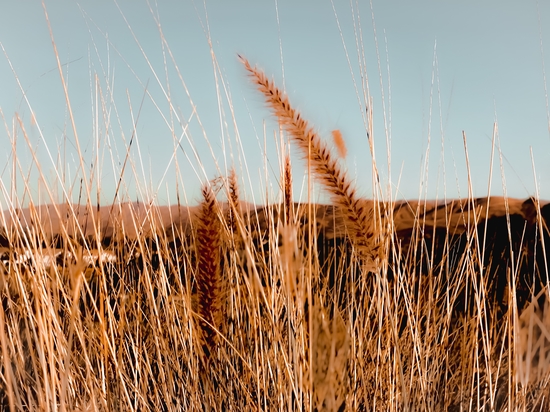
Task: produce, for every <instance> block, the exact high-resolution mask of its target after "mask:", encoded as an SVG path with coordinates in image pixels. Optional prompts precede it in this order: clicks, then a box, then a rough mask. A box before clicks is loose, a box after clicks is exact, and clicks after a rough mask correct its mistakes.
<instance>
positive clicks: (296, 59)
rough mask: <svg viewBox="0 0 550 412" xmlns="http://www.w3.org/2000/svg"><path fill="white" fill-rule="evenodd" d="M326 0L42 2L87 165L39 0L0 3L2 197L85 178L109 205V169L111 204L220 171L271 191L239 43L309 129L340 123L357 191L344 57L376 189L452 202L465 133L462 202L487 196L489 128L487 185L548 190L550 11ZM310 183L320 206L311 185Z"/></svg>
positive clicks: (188, 195) (367, 189) (296, 163)
mask: <svg viewBox="0 0 550 412" xmlns="http://www.w3.org/2000/svg"><path fill="white" fill-rule="evenodd" d="M333 1H334V3H333V4H332V3H331V2H330V0H316V1H311V0H309V1H308V0H301V1H296V0H277V2H276V1H274V0H273V1H271V0H261V1H245V0H235V1H231V2H229V1H221V0H216V1H208V0H207V1H206V2H201V1H195V2H193V1H187V0H182V1H158V2H157V3H154V2H149V4H148V3H147V2H145V1H129V0H121V1H118V3H115V2H113V1H112V0H96V1H90V0H85V1H81V2H78V3H77V2H74V1H70V0H63V1H61V0H59V1H48V0H46V1H45V5H46V9H47V12H48V15H49V20H50V24H51V27H52V30H53V35H54V38H55V43H56V47H57V50H58V53H59V59H60V61H61V63H62V64H63V75H64V78H65V81H66V83H67V85H68V93H69V98H70V102H71V104H70V106H71V110H72V113H73V116H74V119H75V123H76V130H77V131H76V133H77V136H78V143H79V145H80V148H81V151H80V153H81V157H82V160H83V162H82V165H83V167H84V171H82V169H81V163H80V157H79V155H78V151H77V138H76V137H75V133H74V132H73V129H72V125H71V122H70V118H69V114H68V106H67V104H66V100H65V97H64V93H63V87H62V83H61V80H60V75H59V72H58V70H57V62H56V58H55V54H54V52H53V48H52V43H51V40H50V35H49V32H48V24H47V21H46V18H45V15H44V10H43V8H42V5H41V4H40V2H9V3H7V4H6V5H3V6H2V13H1V14H0V42H1V43H2V45H3V47H4V49H5V52H6V55H7V57H6V56H4V55H3V54H2V55H0V79H1V81H0V107H1V109H2V112H3V115H4V117H5V119H6V123H7V125H8V131H6V127H4V126H2V128H1V129H0V151H1V152H0V156H1V157H0V177H1V179H2V183H3V190H4V191H6V192H5V193H4V194H3V195H2V196H0V199H2V200H0V202H2V203H7V202H8V199H9V198H10V193H11V192H10V191H11V190H13V191H16V192H17V196H18V198H19V201H22V202H25V201H27V200H28V195H25V194H24V192H25V185H24V183H25V181H26V182H27V183H28V186H29V191H30V193H31V194H32V196H33V198H34V199H35V200H37V201H40V202H50V201H51V199H50V198H49V196H50V195H49V194H48V193H47V191H46V190H45V186H46V185H47V186H48V187H49V188H50V190H51V192H52V195H53V197H54V201H61V200H62V199H63V190H62V187H63V188H64V189H65V192H66V193H67V194H68V196H70V197H71V198H72V199H73V200H75V201H77V200H78V199H79V198H80V199H81V201H82V196H85V187H86V185H88V187H89V188H90V189H89V191H90V197H91V198H92V201H93V202H95V201H96V199H97V198H98V197H99V199H100V201H101V203H103V204H109V203H110V202H112V201H113V199H114V196H115V191H116V189H115V188H116V187H117V185H118V183H119V176H120V174H121V171H122V169H123V167H124V168H125V171H124V175H123V179H122V183H121V185H120V188H119V189H118V198H119V199H120V200H136V199H140V200H146V199H154V200H155V201H156V202H158V203H173V202H175V201H176V199H177V195H178V194H179V196H180V199H181V201H182V202H188V203H191V204H193V203H196V202H197V201H198V199H199V196H200V190H199V189H200V185H201V183H202V182H205V181H207V180H208V179H213V178H215V177H216V176H217V175H219V174H222V175H223V174H225V173H226V170H227V168H228V167H230V166H231V165H232V164H235V165H236V168H237V172H238V174H239V176H240V177H241V179H242V180H241V186H242V192H243V195H244V196H246V198H247V200H249V201H255V202H256V203H264V202H265V200H266V197H268V199H269V201H277V200H278V197H277V196H278V193H279V191H278V188H277V182H278V179H279V162H280V150H278V149H277V145H278V142H279V138H278V137H276V136H275V135H276V133H277V130H278V129H277V125H276V123H275V122H274V120H273V119H272V118H271V116H270V115H269V112H268V110H267V109H266V108H265V105H264V103H263V100H262V97H261V96H260V95H258V93H257V92H256V91H255V90H254V88H253V86H251V85H250V84H249V82H248V80H247V77H246V75H245V72H244V70H243V68H242V66H241V65H240V63H239V61H238V59H237V54H238V53H239V54H242V55H244V56H246V57H247V58H248V59H249V60H250V62H251V63H252V64H257V65H258V67H260V68H262V69H263V70H265V72H266V73H267V74H268V76H270V77H273V78H274V79H275V80H276V82H277V83H278V84H279V85H280V86H281V87H283V85H284V86H285V87H286V90H287V92H288V94H289V97H290V100H291V102H292V103H293V104H294V105H295V107H296V108H298V109H299V110H300V111H301V112H302V114H303V115H304V116H305V117H306V118H308V119H309V120H310V121H311V123H312V124H313V125H314V126H315V127H316V128H317V130H318V131H319V132H320V134H321V135H322V136H323V137H324V138H326V139H327V140H329V141H330V135H331V133H330V132H331V130H334V129H339V130H340V131H341V132H342V134H343V137H344V139H345V140H346V143H347V146H348V156H347V158H346V159H345V160H343V161H342V162H343V165H344V166H345V167H346V168H347V169H348V170H349V173H350V175H351V176H353V177H354V178H356V179H357V186H358V188H359V193H360V194H361V195H363V196H365V197H372V196H373V183H372V173H371V170H372V159H371V155H370V152H369V148H368V144H367V138H366V130H365V125H364V122H363V116H362V110H364V102H363V103H361V104H360V103H359V100H358V97H357V96H358V95H357V93H356V89H355V86H354V81H355V84H356V85H357V86H358V87H359V90H358V92H359V96H360V98H362V95H363V92H362V90H360V85H361V73H362V72H361V68H360V65H359V57H358V50H359V56H363V55H364V62H365V63H366V66H365V67H366V74H367V75H368V82H369V91H370V94H371V97H372V109H373V114H374V141H375V148H376V161H377V166H378V169H379V173H380V179H381V182H382V192H383V196H385V197H388V196H389V193H390V191H391V194H392V197H397V198H412V199H416V198H418V197H419V196H422V197H428V198H436V197H437V198H440V199H441V198H443V197H444V196H446V197H447V198H456V197H459V196H460V197H466V196H467V195H468V179H467V176H468V174H467V168H466V160H465V159H466V156H465V152H464V145H463V136H462V131H464V132H465V134H466V137H467V143H468V155H469V163H470V170H471V176H472V190H473V195H474V196H486V195H487V193H488V190H489V189H488V187H489V176H490V165H491V140H492V134H493V124H494V122H495V121H498V132H499V133H498V137H499V139H498V141H497V148H496V149H495V158H494V160H493V177H492V183H491V189H490V192H491V194H493V195H503V194H505V192H506V194H507V195H508V196H511V197H527V196H531V195H534V194H535V193H536V192H537V191H538V193H539V194H540V196H541V197H542V198H544V199H550V166H549V165H550V150H549V149H550V133H549V127H548V126H549V124H548V110H547V99H546V96H545V83H544V77H543V74H544V71H543V67H544V66H545V67H546V68H547V70H548V68H550V18H549V17H548V16H550V4H547V3H545V2H541V3H540V4H537V3H536V2H535V1H523V2H516V1H492V0H491V1H484V2H477V1H462V2H449V1H416V2H409V1H392V0H390V1H377V0H373V1H372V9H371V6H370V3H369V2H365V1H359V2H357V3H350V2H347V1H341V0H333ZM333 6H334V7H333ZM373 16H374V18H373ZM156 19H158V22H160V27H161V29H162V34H163V36H164V39H165V40H166V43H163V42H162V41H161V35H160V31H159V27H158V26H157V23H156V21H155V20H156ZM338 23H339V25H338ZM359 25H360V29H361V34H362V39H363V40H362V43H361V44H359V47H358V46H357V43H356V36H355V33H354V27H355V30H358V29H359ZM339 26H340V29H341V33H340V31H339ZM375 33H376V37H375ZM134 35H135V38H134ZM136 39H137V41H136ZM209 39H211V44H212V49H211V48H210V45H209ZM541 40H542V46H543V48H546V50H548V51H545V54H544V55H543V53H542V49H541ZM138 43H139V45H138ZM344 44H345V48H344ZM168 47H169V50H170V53H169V52H168ZM377 48H378V52H377ZM346 49H347V52H348V56H349V62H350V63H349V64H348V57H346V53H345V50H346ZM211 51H212V52H211ZM145 56H146V57H145ZM213 56H214V58H213ZM543 57H544V58H543ZM172 58H173V60H172ZM10 62H11V65H12V66H13V69H14V70H15V72H16V75H17V78H18V80H19V82H20V84H21V87H22V89H23V91H24V92H23V91H22V90H21V88H20V87H19V85H18V82H17V80H16V77H15V76H14V74H13V72H12V70H11V68H10V64H9V63H10ZM165 62H166V63H165ZM176 67H177V70H176ZM180 76H181V78H180ZM549 76H550V75H549ZM181 79H183V82H182V80H181ZM186 89H187V90H186ZM187 93H189V96H190V98H189V97H188V94H187ZM24 96H25V97H26V98H27V99H28V100H25V99H24V98H23V97H24ZM27 101H28V103H27ZM142 102H143V103H142ZM29 104H30V107H32V110H33V111H34V114H35V119H36V122H35V121H33V119H32V116H31V108H30V107H29ZM140 107H141V111H140ZM171 108H172V109H171ZM384 110H385V114H386V115H385V116H384ZM138 112H139V117H138ZM16 116H18V117H19V118H20V119H21V122H22V124H23V125H24V127H25V131H26V134H27V137H28V139H25V136H24V133H23V132H22V129H21V127H20V126H19V125H18V120H17V118H16ZM134 124H136V128H135V132H134V133H133V130H134V127H133V125H134ZM384 124H386V127H384ZM14 130H15V132H16V133H15V134H14ZM132 135H133V139H132ZM14 136H16V139H14ZM10 140H11V142H15V146H16V153H17V156H16V160H17V163H14V157H13V153H12V147H13V146H12V143H11V142H10ZM130 140H132V144H131V145H130ZM388 141H390V142H391V150H390V154H389V155H388V149H387V145H386V142H388ZM128 146H130V149H129V153H130V155H129V157H128V160H126V162H125V158H126V152H127V148H128ZM499 148H500V150H499ZM33 153H34V156H35V157H33ZM531 153H532V156H533V158H534V166H535V172H534V171H533V166H532V160H531ZM292 154H293V169H294V172H295V174H294V179H295V194H296V197H299V196H302V198H304V195H303V194H302V195H301V193H303V192H302V183H303V177H304V169H305V166H304V162H303V161H302V160H301V158H300V156H299V154H298V153H296V151H295V150H293V151H292ZM501 155H502V170H503V171H504V177H505V189H504V188H503V183H502V180H503V179H502V174H501V166H500V163H501V160H500V157H501ZM34 158H35V159H37V162H38V164H39V165H40V168H41V171H39V170H38V166H37V164H36V162H35V161H34V160H33V159H34ZM388 159H390V164H389V167H388ZM124 165H125V166H124ZM14 167H15V169H18V171H16V175H17V178H16V179H15V180H14V179H13V178H12V175H13V169H14ZM426 170H427V172H426ZM40 176H42V177H40ZM535 179H536V180H535ZM44 181H46V183H44ZM535 181H536V183H537V184H538V186H536V184H535ZM13 182H15V183H16V185H15V186H13ZM85 182H86V183H85ZM81 188H82V190H81ZM315 193H316V194H315V198H316V199H318V200H321V201H323V200H326V197H324V195H323V194H322V191H321V190H320V188H316V192H315ZM2 206H3V207H5V206H6V205H5V204H3V205H2Z"/></svg>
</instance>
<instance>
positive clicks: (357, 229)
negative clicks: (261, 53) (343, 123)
mask: <svg viewBox="0 0 550 412" xmlns="http://www.w3.org/2000/svg"><path fill="white" fill-rule="evenodd" d="M239 58H240V59H241V62H242V63H243V65H244V67H245V68H246V70H247V71H248V72H249V74H250V77H251V78H252V81H253V82H254V83H255V84H256V86H257V87H258V89H259V91H260V92H261V93H262V94H263V95H264V97H265V100H266V103H267V104H268V105H269V107H270V108H271V110H272V111H273V114H274V115H275V116H276V117H277V119H278V120H279V122H280V124H281V125H282V126H283V127H284V129H285V130H286V131H287V132H288V133H289V134H290V136H292V138H293V140H294V142H295V143H296V144H297V146H298V147H299V148H300V150H301V151H302V154H303V156H304V158H306V159H307V158H308V156H309V157H310V161H311V167H312V169H313V173H314V174H315V175H316V176H317V177H318V178H319V179H320V181H321V182H322V183H323V184H324V186H325V188H326V189H327V191H328V192H329V194H330V196H331V198H332V201H333V202H334V203H335V205H336V206H339V207H340V208H342V210H343V212H344V213H343V217H344V220H345V222H346V227H347V229H348V231H349V234H350V237H351V238H352V240H353V241H354V244H355V246H356V247H357V249H358V250H359V252H360V253H361V256H362V258H363V259H365V260H366V262H365V263H367V265H368V266H370V269H371V270H376V268H375V266H374V265H372V264H373V263H375V257H376V256H377V255H378V247H377V246H376V245H375V236H374V229H373V228H374V225H372V224H371V223H372V216H371V215H372V211H368V210H367V208H365V206H363V205H362V204H361V201H360V199H359V197H358V196H357V190H356V188H355V187H354V185H353V183H352V181H351V180H350V179H349V178H348V177H347V175H346V173H345V172H344V171H343V170H342V168H341V167H340V165H339V164H338V161H337V159H335V158H334V156H333V155H332V153H331V152H330V150H329V148H328V146H327V145H326V143H325V142H323V141H322V140H321V138H320V137H319V135H318V134H317V132H316V131H315V130H314V129H313V127H311V126H310V125H309V123H308V122H307V120H305V119H304V118H303V117H302V116H301V115H300V113H299V112H297V111H296V110H295V109H294V108H293V107H292V105H291V104H290V102H289V101H288V97H287V96H286V95H285V94H284V93H283V92H282V91H281V90H279V88H277V86H275V84H274V82H273V81H271V80H269V79H268V78H267V77H266V76H265V74H264V73H263V72H262V71H261V70H259V69H257V68H256V67H252V66H250V63H249V62H248V60H247V59H245V58H244V57H242V56H239Z"/></svg>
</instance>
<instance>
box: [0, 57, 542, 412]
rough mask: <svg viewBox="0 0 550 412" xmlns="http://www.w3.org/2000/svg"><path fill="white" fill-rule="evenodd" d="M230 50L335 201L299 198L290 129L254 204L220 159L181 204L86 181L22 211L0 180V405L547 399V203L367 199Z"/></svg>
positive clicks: (331, 407)
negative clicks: (272, 190) (132, 198)
mask: <svg viewBox="0 0 550 412" xmlns="http://www.w3.org/2000/svg"><path fill="white" fill-rule="evenodd" d="M241 62H242V64H243V65H244V70H243V76H244V72H245V71H246V72H247V73H248V75H249V77H250V79H251V81H252V83H253V85H254V86H255V87H257V88H258V90H259V92H260V94H261V95H262V96H263V97H264V98H265V101H266V103H267V105H268V107H269V108H270V110H271V111H272V114H273V116H274V118H275V119H276V120H277V121H278V122H279V123H280V125H281V126H282V128H283V129H284V131H285V132H286V134H287V135H288V137H289V138H290V139H291V141H292V147H295V148H297V149H298V150H299V151H300V154H301V156H302V158H303V159H304V165H305V166H306V167H307V168H308V171H310V172H311V176H313V177H314V178H315V179H316V181H317V182H318V183H319V184H320V185H321V186H322V187H323V188H324V189H326V191H327V192H328V194H329V195H330V198H331V201H332V204H331V205H317V204H312V203H311V202H309V203H308V204H302V203H298V202H295V201H294V199H293V197H292V193H293V191H292V185H293V172H292V165H291V162H290V157H289V154H288V151H287V149H286V148H287V146H286V145H282V146H281V148H280V153H278V155H279V156H280V157H281V159H282V162H281V164H282V165H283V166H282V170H281V178H280V184H279V187H280V188H281V199H282V202H281V203H280V204H271V205H266V206H262V207H260V206H258V207H256V206H254V207H251V206H250V205H247V204H246V203H245V202H243V200H242V199H241V198H240V195H239V176H238V175H237V174H236V172H235V170H234V169H231V170H230V171H229V173H228V175H227V176H223V175H221V173H220V176H212V181H210V182H207V183H205V184H204V185H203V186H202V187H203V188H202V198H201V200H200V202H199V204H198V205H197V206H192V207H190V206H183V205H179V204H178V205H175V206H172V207H166V206H159V205H156V204H155V203H154V202H150V203H146V204H143V203H127V202H126V203H125V202H114V203H113V204H112V205H108V206H107V207H100V206H99V205H96V206H95V207H94V206H92V201H91V199H92V195H91V189H90V187H89V186H86V187H85V188H84V189H83V190H84V198H85V199H86V202H85V205H77V204H73V203H70V202H69V201H66V202H64V203H63V204H54V205H50V206H49V207H48V206H45V205H41V204H35V203H34V202H33V201H32V200H31V201H30V205H29V207H28V208H27V209H25V210H22V209H21V208H20V207H18V202H17V201H16V200H17V199H13V196H12V195H11V193H10V191H9V190H7V189H6V187H4V186H3V185H2V191H3V195H4V199H5V200H6V201H7V202H8V203H7V204H8V207H7V208H6V209H5V210H3V212H2V227H3V229H2V230H3V232H2V236H1V242H2V243H1V246H2V255H1V257H2V260H1V263H0V296H1V300H2V308H1V310H0V344H1V351H0V356H1V362H0V405H1V407H2V408H3V409H5V410H13V411H15V410H29V411H31V410H32V411H34V410H44V411H46V410H52V411H53V410H67V411H73V410H75V411H76V410H80V411H96V410H97V411H111V410H129V411H130V410H132V411H138V410H139V411H142V410H151V411H153V410H154V411H156V410H166V411H168V410H217V411H222V410H238V411H241V410H254V411H256V410H318V411H321V410H326V411H335V410H376V411H378V410H388V411H402V410H411V411H416V410H426V411H433V410H452V411H460V410H484V411H492V410H534V409H535V408H537V409H539V410H545V408H548V407H549V405H548V399H547V398H548V392H549V386H548V378H549V376H550V374H549V371H550V369H549V366H550V360H549V359H550V358H549V348H550V326H549V324H548V319H549V318H548V313H547V311H545V307H546V303H545V302H546V300H545V298H546V296H547V283H548V269H547V264H546V262H547V258H546V249H545V245H546V244H547V243H546V242H548V241H549V230H548V207H547V206H546V205H544V204H541V203H540V201H539V199H534V200H531V199H530V200H527V201H525V202H520V201H517V200H514V199H507V198H502V199H499V198H497V199H474V198H473V197H472V196H471V195H470V196H469V197H468V198H467V199H458V200H456V201H453V202H446V203H435V202H427V201H417V202H389V201H388V202H386V203H384V202H383V201H369V200H366V199H362V198H360V196H359V195H358V193H357V190H356V188H355V187H354V182H353V180H352V179H351V178H350V177H349V176H348V174H347V173H346V171H345V169H344V167H343V165H342V160H341V159H339V158H338V157H337V156H336V155H335V154H334V153H333V152H332V151H331V150H330V148H329V146H328V144H327V143H325V141H324V140H323V139H322V137H321V136H320V135H319V134H318V133H317V132H316V131H315V129H314V128H313V127H312V126H311V125H310V123H309V122H308V121H307V120H306V119H304V118H303V117H302V115H301V114H300V113H299V112H298V111H297V110H296V109H295V108H294V106H293V105H292V104H291V103H290V100H289V98H288V96H287V95H286V94H285V93H283V92H282V91H281V90H280V89H279V88H278V87H277V86H276V85H275V84H274V82H273V81H271V80H269V79H268V77H267V76H266V75H265V74H264V73H263V72H262V71H261V70H260V69H258V68H256V67H253V66H252V65H251V64H249V62H248V61H247V60H246V59H245V58H244V57H241ZM67 100H68V95H67ZM68 105H70V102H69V100H68ZM18 124H19V129H18V130H20V132H21V133H22V134H23V136H24V138H25V139H26V140H27V141H28V136H27V135H26V131H25V128H24V123H23V121H19V122H18ZM10 136H12V138H13V139H14V140H15V137H14V136H13V135H10ZM333 136H334V138H335V139H339V140H338V142H337V147H338V148H339V150H340V152H341V154H340V156H341V157H345V150H342V149H343V148H345V145H344V144H343V141H342V136H341V134H340V133H339V132H338V133H334V134H333ZM12 155H13V158H14V170H16V169H17V167H18V166H17V164H18V158H17V156H18V152H16V151H15V150H14V152H13V153H12ZM125 164H126V163H125ZM36 166H39V164H36ZM82 170H84V167H82ZM40 174H41V178H43V180H44V181H46V180H47V179H45V176H44V175H43V172H42V170H41V169H40ZM121 175H122V174H121ZM84 178H85V179H84V180H85V181H87V180H86V178H90V179H91V177H90V176H84ZM24 183H25V185H28V184H29V183H30V182H28V181H25V182H24ZM119 183H120V184H122V183H123V180H122V179H121V182H119ZM66 189H67V188H64V190H66ZM47 190H50V189H49V188H47ZM53 198H54V197H53V196H50V199H53ZM67 198H69V196H67ZM495 210H496V211H497V212H495ZM501 210H505V211H506V212H505V213H498V211H501Z"/></svg>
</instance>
